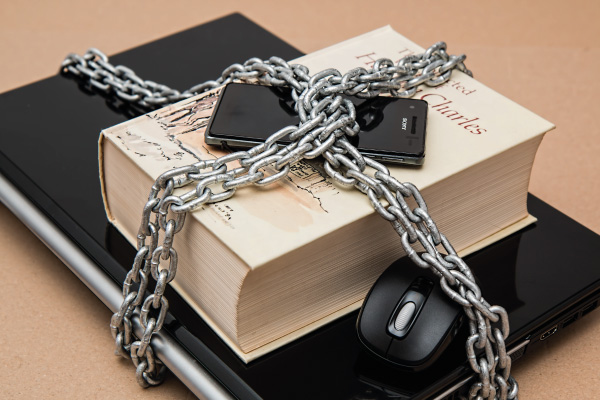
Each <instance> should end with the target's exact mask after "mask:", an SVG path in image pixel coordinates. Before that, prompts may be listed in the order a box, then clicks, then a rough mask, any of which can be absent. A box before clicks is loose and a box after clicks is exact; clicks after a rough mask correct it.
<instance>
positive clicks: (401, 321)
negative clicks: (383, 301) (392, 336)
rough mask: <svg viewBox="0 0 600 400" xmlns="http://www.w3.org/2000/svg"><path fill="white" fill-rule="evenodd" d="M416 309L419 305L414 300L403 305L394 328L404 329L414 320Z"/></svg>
mask: <svg viewBox="0 0 600 400" xmlns="http://www.w3.org/2000/svg"><path fill="white" fill-rule="evenodd" d="M416 309H417V306H416V305H415V303H413V302H412V301H410V302H408V303H406V304H405V305H403V306H402V309H401V310H400V312H399V313H398V316H396V320H395V321H394V328H396V330H398V331H402V330H404V329H405V328H406V327H407V326H408V325H409V324H410V321H412V319H413V315H414V314H415V310H416Z"/></svg>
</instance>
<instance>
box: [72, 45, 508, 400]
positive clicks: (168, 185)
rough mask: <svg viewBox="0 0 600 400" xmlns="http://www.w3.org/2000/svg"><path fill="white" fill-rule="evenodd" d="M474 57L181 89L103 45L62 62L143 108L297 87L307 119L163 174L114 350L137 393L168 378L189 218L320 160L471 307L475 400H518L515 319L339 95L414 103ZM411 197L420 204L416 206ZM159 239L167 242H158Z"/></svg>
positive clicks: (239, 67) (283, 67)
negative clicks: (129, 368) (134, 321)
mask: <svg viewBox="0 0 600 400" xmlns="http://www.w3.org/2000/svg"><path fill="white" fill-rule="evenodd" d="M465 58H466V57H465V56H464V55H461V56H452V55H448V54H447V53H446V44H445V43H443V42H439V43H436V44H434V45H433V46H431V47H430V48H428V49H427V50H426V51H425V52H424V53H423V54H420V55H411V56H408V57H405V58H403V59H401V60H400V61H399V62H398V63H397V64H394V63H393V62H392V61H391V60H388V59H380V60H378V61H376V62H375V63H374V65H373V67H372V68H371V69H370V70H367V69H364V68H355V69H353V70H351V71H349V72H347V73H346V74H344V75H342V74H341V73H340V72H339V71H338V70H336V69H327V70H324V71H321V72H319V73H317V74H314V75H312V76H311V75H309V71H308V68H306V67H305V66H302V65H297V64H295V65H289V64H288V63H287V62H285V61H284V60H282V59H280V58H277V57H271V58H270V59H269V60H261V59H259V58H251V59H249V60H248V61H246V62H245V63H244V64H233V65H231V66H230V67H228V68H227V69H225V70H224V71H223V73H222V74H221V77H219V78H218V79H216V80H214V81H208V82H205V83H202V84H200V85H197V86H194V87H192V88H190V89H188V90H186V91H184V92H182V93H180V92H178V91H176V90H174V89H171V88H169V87H167V86H165V85H160V84H157V83H155V82H151V81H147V80H142V79H141V78H139V77H138V76H137V75H135V73H134V72H133V71H131V70H130V69H128V68H126V67H123V66H113V65H111V64H110V63H109V62H108V58H107V57H106V56H105V55H104V54H103V53H101V52H100V51H98V50H96V49H91V50H89V51H88V52H87V53H86V54H85V55H83V56H78V55H73V54H71V55H69V56H68V57H67V58H66V59H65V61H64V62H63V63H62V70H63V72H67V73H71V74H74V75H77V76H80V77H82V78H84V79H89V83H90V84H91V85H93V86H94V87H95V88H97V89H99V90H101V91H102V92H105V93H114V94H115V95H116V96H118V97H120V98H121V99H123V100H125V101H128V102H133V103H135V104H136V105H139V106H142V107H145V108H155V107H159V106H163V105H165V104H170V103H172V102H175V101H178V100H181V99H185V98H188V97H190V96H193V95H195V94H198V93H202V92H204V91H207V90H209V89H212V88H215V87H218V86H221V85H224V84H227V83H229V82H232V81H234V80H237V81H253V82H258V83H260V84H265V85H272V86H286V87H290V88H291V89H292V95H293V98H294V100H295V109H296V111H297V113H298V115H299V116H300V121H301V122H300V123H299V125H298V126H288V127H285V128H282V129H281V130H279V131H277V132H275V133H274V134H272V135H271V136H270V137H269V138H268V139H267V140H266V141H265V142H264V143H262V144H260V145H258V146H256V147H254V148H252V149H250V150H247V151H238V152H234V153H231V154H228V155H226V156H223V157H220V158H217V159H212V160H204V161H200V162H197V163H195V164H192V165H188V166H185V167H180V168H175V169H172V170H170V171H167V172H165V173H163V174H162V175H161V176H159V177H158V179H157V180H156V182H155V183H154V185H153V186H152V189H151V191H150V195H149V198H148V202H147V203H146V205H145V206H144V209H143V212H142V222H141V224H140V228H139V232H138V234H137V249H138V251H137V254H136V256H135V259H134V262H133V266H132V268H131V270H130V271H129V273H128V274H127V277H126V279H125V282H124V284H123V298H124V300H123V304H122V305H121V308H120V310H119V311H118V312H117V313H115V314H114V315H113V317H112V319H111V323H110V327H111V331H112V334H113V337H114V338H115V342H116V351H115V353H116V354H120V355H122V356H123V357H126V358H127V357H131V359H132V360H133V363H134V365H135V366H136V374H137V375H136V376H137V380H138V382H139V384H140V385H142V386H144V387H147V386H149V385H157V384H159V383H160V382H161V381H162V379H163V377H164V372H165V367H164V365H162V364H161V363H160V362H159V360H157V359H156V358H155V356H154V352H153V351H152V347H151V345H150V342H151V338H152V335H153V333H155V332H158V331H159V330H160V329H161V327H162V325H163V322H164V319H165V316H166V313H167V310H168V307H169V303H168V301H167V299H166V298H165V297H164V290H165V287H166V285H167V284H168V283H169V282H171V281H172V280H173V279H174V278H175V274H176V271H177V252H176V251H175V248H174V247H173V238H174V236H175V234H176V233H177V232H179V231H181V229H182V227H183V224H184V222H185V217H186V215H187V213H188V212H191V211H194V210H196V209H197V208H199V207H201V206H202V205H204V204H207V203H214V202H219V201H223V200H226V199H228V198H230V197H231V196H233V195H234V193H235V191H236V190H237V189H238V188H240V187H242V186H246V185H251V184H254V185H259V186H264V185H269V184H271V183H274V182H277V181H278V180H280V179H282V178H284V177H285V176H287V174H288V172H289V170H290V166H291V165H292V164H293V163H295V162H296V161H298V160H301V159H313V158H316V157H319V156H322V157H323V159H324V161H323V162H324V169H325V171H326V172H327V174H328V175H329V176H330V177H331V178H333V179H334V180H335V181H336V182H338V183H339V184H341V185H343V186H354V187H356V188H357V189H358V190H360V191H361V192H362V193H364V194H366V195H367V197H368V198H369V200H370V202H371V204H372V206H373V208H374V209H375V210H376V211H377V213H379V214H380V215H381V216H382V217H383V218H384V219H386V220H388V221H389V222H390V223H391V225H392V227H393V228H394V230H395V231H396V232H397V233H398V235H399V236H400V238H401V243H402V247H403V248H404V250H405V251H406V253H407V254H408V256H409V257H410V259H411V260H412V261H413V262H414V263H415V264H416V265H417V266H418V267H421V268H427V269H430V270H432V271H433V272H434V273H435V274H436V275H437V276H438V277H439V279H440V284H441V287H442V289H443V291H444V292H445V293H446V294H447V295H448V296H449V297H450V298H451V299H452V300H454V301H455V302H457V303H459V304H460V305H461V306H463V308H464V311H465V314H466V316H467V317H468V324H469V330H470V335H469V337H468V339H467V343H466V352H467V358H468V361H469V363H470V365H471V368H472V369H473V371H474V372H475V373H476V375H477V377H478V379H477V382H476V383H474V384H473V385H472V386H471V388H470V391H469V394H468V398H469V399H516V398H517V393H518V385H517V382H516V381H515V380H514V379H513V377H512V376H511V375H510V369H511V358H510V356H508V355H507V353H506V347H505V342H504V341H505V339H506V338H507V337H508V334H509V323H508V315H507V313H506V311H505V310H504V308H502V307H500V306H496V305H495V306H492V305H490V304H489V303H488V302H487V301H485V299H484V298H483V297H482V295H481V290H480V288H479V286H478V285H477V283H476V282H475V279H474V277H473V274H472V273H471V270H470V269H469V267H468V266H467V265H466V264H465V262H464V261H463V260H462V258H460V257H459V256H458V255H457V253H456V251H455V250H454V248H453V247H452V245H451V244H450V242H449V240H448V239H447V238H446V236H444V234H442V233H441V232H440V231H439V230H438V228H437V226H436V224H435V222H434V221H433V219H432V218H431V216H430V215H429V213H428V210H427V205H426V204H425V201H424V200H423V197H422V196H421V193H420V192H419V190H418V189H417V188H416V187H415V186H414V185H413V184H411V183H401V182H399V181H398V180H397V179H396V178H394V177H393V176H391V175H390V172H389V170H388V169H387V168H386V167H385V166H384V165H382V164H381V163H379V162H377V161H374V160H372V159H371V158H368V157H364V156H362V155H361V154H360V152H359V151H358V150H357V149H356V148H355V147H354V146H353V145H352V144H350V142H349V141H348V140H347V137H346V136H354V135H356V134H358V132H359V130H360V128H359V126H358V124H357V123H356V111H355V108H354V105H353V104H352V102H350V101H349V100H347V99H344V98H343V97H342V96H341V95H342V94H345V95H350V96H357V97H362V98H370V97H374V96H378V95H380V94H390V95H392V96H395V97H411V96H413V95H414V94H415V93H416V90H417V87H418V86H419V85H423V84H424V85H428V86H437V85H440V84H442V83H444V82H446V81H447V80H448V79H449V78H450V75H451V73H452V71H453V70H454V69H458V70H460V71H463V72H465V73H467V74H469V75H471V73H470V71H469V70H467V68H466V67H465V66H464V64H463V61H464V60H465ZM286 135H289V137H290V138H291V140H292V143H291V144H289V145H287V146H285V147H279V146H278V145H277V141H278V140H279V139H280V138H282V137H284V136H286ZM231 162H236V163H237V164H235V165H239V166H238V167H236V168H233V169H229V168H228V166H227V164H229V163H231ZM367 167H369V168H367ZM190 184H194V185H195V187H194V188H193V189H191V190H190V191H188V192H186V193H184V194H183V195H180V196H177V195H174V194H173V191H174V190H175V189H176V188H180V187H184V186H187V185H190ZM213 190H215V191H213ZM409 199H412V200H413V201H414V203H415V204H416V207H411V206H410V205H409V204H408V201H409ZM161 231H162V232H163V234H162V235H163V240H162V243H160V244H159V232H161ZM418 244H420V245H421V246H422V247H423V249H424V250H425V251H424V252H423V253H418V252H417V251H416V250H415V249H414V247H415V246H417V245H418ZM150 275H152V278H154V279H155V280H156V288H155V290H154V293H152V294H150V295H148V296H146V293H145V292H146V289H147V287H148V282H149V280H150ZM134 284H135V285H137V286H135V285H134ZM140 307H141V308H140ZM137 312H139V315H140V321H141V325H142V327H143V328H144V334H143V336H142V338H141V340H134V338H133V337H132V327H131V318H132V315H134V313H137Z"/></svg>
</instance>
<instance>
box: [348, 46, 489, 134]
mask: <svg viewBox="0 0 600 400" xmlns="http://www.w3.org/2000/svg"><path fill="white" fill-rule="evenodd" d="M398 53H399V54H400V55H401V58H402V57H405V56H408V55H411V54H414V52H413V51H411V50H409V49H404V50H402V51H399V52H398ZM378 58H380V57H378V56H377V54H376V53H375V52H371V53H367V54H362V55H358V56H356V59H357V60H361V61H363V62H364V64H365V65H366V66H367V67H372V66H373V64H374V63H375V61H376V60H377V59H378ZM396 62H398V60H397V61H396ZM443 87H451V88H453V89H455V90H456V91H457V93H459V94H461V95H464V96H468V95H470V94H472V93H475V92H476V91H477V89H469V88H467V87H466V86H465V85H464V84H463V83H462V82H460V81H455V80H449V81H448V82H446V83H444V84H443V85H440V86H438V87H437V89H439V88H443ZM422 92H424V90H423V89H422V88H418V89H417V94H416V95H415V98H419V99H421V100H425V101H426V102H427V103H428V104H429V107H430V108H431V109H432V110H434V111H437V112H439V113H440V114H442V115H444V116H445V117H446V118H449V119H450V120H452V121H454V122H456V123H457V124H458V126H460V127H461V128H463V129H465V130H466V131H467V132H470V133H472V134H474V135H481V134H482V133H485V132H487V129H485V128H483V127H482V125H481V123H475V121H479V117H471V118H469V117H467V116H465V115H464V114H463V113H461V112H460V111H457V110H455V109H453V108H451V107H453V106H452V103H453V101H452V100H449V99H448V98H447V97H446V96H444V95H442V94H439V93H430V92H429V91H427V93H423V94H421V95H420V97H419V93H422Z"/></svg>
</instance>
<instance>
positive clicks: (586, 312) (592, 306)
mask: <svg viewBox="0 0 600 400" xmlns="http://www.w3.org/2000/svg"><path fill="white" fill-rule="evenodd" d="M596 307H598V300H596V301H595V302H593V303H592V304H590V305H588V306H585V308H584V309H583V311H581V316H584V315H586V314H588V313H590V312H591V311H593V310H594V309H595V308H596Z"/></svg>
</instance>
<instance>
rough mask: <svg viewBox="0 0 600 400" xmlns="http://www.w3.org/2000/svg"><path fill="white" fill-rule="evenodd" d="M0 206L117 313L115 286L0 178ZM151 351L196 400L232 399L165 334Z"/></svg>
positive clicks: (155, 338)
mask: <svg viewBox="0 0 600 400" xmlns="http://www.w3.org/2000/svg"><path fill="white" fill-rule="evenodd" d="M0 202H2V203H3V204H4V205H6V207H7V208H8V209H9V210H10V211H11V212H12V213H13V214H15V215H16V216H17V218H19V220H21V222H23V224H25V226H27V228H29V229H30V230H31V231H32V232H33V233H34V234H35V235H36V236H37V237H38V238H39V239H40V240H41V241H42V242H43V243H44V244H45V245H46V246H47V247H48V248H49V249H50V250H52V252H54V254H56V256H57V257H58V258H59V259H60V260H61V261H62V262H63V263H64V264H65V265H66V266H68V267H69V269H70V270H71V271H72V272H73V273H74V274H75V276H77V278H79V280H80V281H82V282H83V283H84V284H85V285H86V286H87V287H88V288H89V289H90V290H91V291H92V292H93V293H94V294H95V295H96V297H98V298H99V299H100V300H101V301H102V302H103V303H104V304H105V305H106V307H108V308H109V309H110V310H111V311H113V312H114V311H116V310H118V309H119V307H120V305H121V303H122V301H123V295H122V294H121V290H120V289H119V286H118V285H117V284H116V283H115V282H114V281H113V280H112V279H111V278H110V277H109V276H108V275H106V273H105V272H104V271H103V270H102V269H100V267H99V266H98V265H97V264H96V263H95V262H94V261H93V260H91V259H90V256H89V255H88V254H86V253H84V251H83V250H81V248H79V247H78V246H77V245H76V244H74V243H73V240H72V239H71V238H69V237H67V235H66V234H65V233H64V232H63V231H62V230H61V229H60V228H58V227H57V226H56V225H55V223H54V222H52V221H50V220H49V219H48V217H47V216H46V215H44V213H43V212H41V211H40V210H39V209H38V208H37V207H36V206H35V205H33V203H31V201H30V200H29V199H28V198H27V197H26V196H25V195H23V194H22V193H21V192H19V190H18V189H17V188H15V187H14V186H13V184H12V183H10V182H9V180H8V179H7V178H5V177H4V176H3V175H1V174H0ZM132 326H133V331H134V333H135V334H136V335H138V334H139V335H141V334H142V333H143V331H142V328H141V325H140V323H139V317H138V316H136V315H134V316H133V318H132ZM152 347H153V349H154V351H155V354H156V356H158V357H159V358H160V359H161V360H162V361H164V364H165V365H166V366H167V367H168V368H169V370H170V371H171V372H173V373H174V374H175V375H176V376H177V377H178V378H179V379H180V380H181V381H182V382H183V383H184V384H185V385H186V386H187V387H188V388H189V389H190V390H191V391H192V392H193V393H194V394H195V395H196V396H198V398H199V399H203V400H216V399H219V400H232V399H233V398H234V397H233V396H232V395H231V394H230V393H229V392H228V391H227V390H226V389H225V388H224V387H223V386H222V385H221V384H220V383H219V382H218V381H217V380H216V379H215V378H214V377H213V376H212V375H211V373H210V372H208V371H207V370H206V369H205V368H204V367H203V366H202V365H201V364H200V363H199V362H198V361H197V360H196V359H195V358H194V357H192V356H191V355H190V354H189V353H188V352H187V351H186V350H185V349H183V348H182V347H181V346H180V345H179V344H178V343H177V342H176V341H175V340H174V339H173V338H172V337H171V336H170V335H169V334H168V333H167V332H165V331H162V332H159V333H157V334H155V335H153V337H152Z"/></svg>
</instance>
